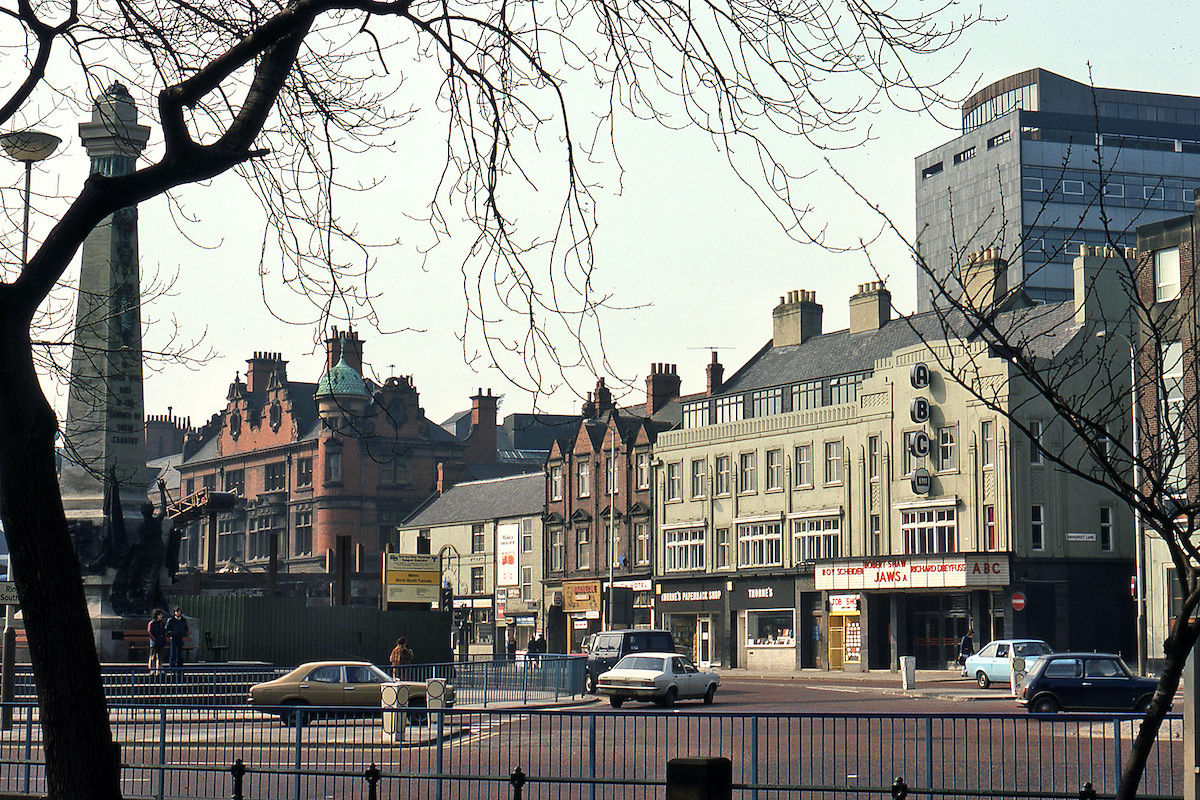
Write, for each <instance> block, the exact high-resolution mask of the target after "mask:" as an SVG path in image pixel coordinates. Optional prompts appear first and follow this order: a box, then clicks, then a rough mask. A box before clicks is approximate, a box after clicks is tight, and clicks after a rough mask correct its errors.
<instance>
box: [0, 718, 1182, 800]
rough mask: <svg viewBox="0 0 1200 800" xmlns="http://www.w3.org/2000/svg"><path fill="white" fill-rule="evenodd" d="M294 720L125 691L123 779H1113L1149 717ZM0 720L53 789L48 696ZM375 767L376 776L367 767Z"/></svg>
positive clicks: (211, 783)
mask: <svg viewBox="0 0 1200 800" xmlns="http://www.w3.org/2000/svg"><path fill="white" fill-rule="evenodd" d="M287 711H288V712H289V714H290V713H291V712H295V716H294V717H291V724H289V725H281V724H280V722H279V720H278V719H277V718H276V717H275V716H273V715H269V714H264V713H260V712H255V711H250V710H248V709H246V708H245V707H237V708H214V707H201V706H196V707H165V706H164V707H159V708H148V707H144V706H139V707H118V708H114V709H113V710H112V726H113V735H114V739H115V740H116V741H117V743H118V744H119V745H120V747H121V755H122V761H123V764H124V765H125V766H124V771H123V791H124V792H125V795H126V796H127V797H153V798H156V799H158V798H161V799H162V800H166V799H167V798H177V797H187V798H194V799H196V798H199V799H206V798H225V797H229V796H230V795H231V790H232V787H233V784H232V775H231V773H230V769H231V766H232V765H233V764H234V763H235V761H237V760H239V759H240V760H241V767H240V770H241V773H242V774H241V786H242V791H243V792H244V795H243V796H244V797H245V798H250V799H251V800H284V799H285V798H287V799H290V800H308V798H320V797H330V796H332V797H338V798H347V799H348V800H349V799H353V798H363V800H368V798H370V797H371V794H370V792H371V791H372V790H374V791H377V792H381V793H382V795H381V796H385V797H406V798H407V797H414V798H428V799H429V800H450V798H465V797H471V798H495V799H496V800H502V799H503V800H507V798H509V797H511V796H512V792H513V787H512V786H511V785H510V784H509V779H510V776H511V775H512V772H513V768H514V767H517V766H519V767H521V770H522V776H523V777H522V780H523V781H524V782H525V783H527V784H528V785H527V786H526V787H525V793H526V794H527V795H528V796H530V797H537V798H554V799H555V800H559V798H562V799H563V800H599V799H600V798H637V799H638V800H641V799H642V798H646V799H647V800H648V799H649V798H652V797H653V798H658V797H660V796H661V794H662V787H663V786H664V785H665V780H666V764H667V762H668V761H669V760H670V759H673V758H678V757H697V756H701V757H724V758H728V759H729V760H730V761H731V762H732V768H733V792H734V794H735V795H736V796H737V797H740V798H746V800H774V799H775V798H785V797H787V798H792V797H794V796H796V794H797V793H798V792H802V793H803V794H804V795H805V797H806V799H807V798H808V797H813V798H816V800H844V799H845V798H848V797H850V796H853V795H863V794H868V795H875V796H880V795H883V796H886V794H887V792H888V791H889V788H888V787H891V786H892V784H893V782H894V781H895V777H896V776H897V775H903V776H905V779H906V781H907V785H908V787H910V788H909V791H910V792H911V794H912V795H914V796H916V795H921V796H930V797H945V798H958V797H1011V798H1025V797H1068V796H1071V797H1077V796H1079V792H1080V791H1081V790H1082V789H1083V788H1084V787H1085V786H1086V785H1087V784H1091V786H1092V787H1093V789H1094V791H1095V792H1096V795H1097V797H1099V798H1105V797H1111V796H1112V795H1113V794H1114V792H1115V790H1116V786H1117V782H1118V779H1119V775H1120V767H1121V760H1122V758H1123V757H1124V756H1125V755H1126V754H1127V753H1128V752H1129V746H1130V742H1131V741H1132V737H1133V735H1134V734H1135V733H1136V726H1137V719H1136V718H1134V717H1131V716H1128V715H1110V714H1088V715H1083V714H1069V715H1068V714H1063V715H1045V716H1040V715H1018V714H988V715H966V714H950V715H946V714H939V715H920V714H839V715H813V714H758V713H755V714H744V713H734V712H710V711H708V710H707V709H703V708H702V707H699V706H697V707H691V706H684V707H680V708H677V709H675V710H672V711H657V710H651V709H637V710H634V711H630V712H628V713H624V712H610V711H602V712H600V711H584V710H568V709H558V710H553V711H539V710H528V709H521V710H504V711H494V710H493V711H488V710H473V711H463V710H458V709H455V710H450V711H438V710H430V711H428V712H427V714H426V715H423V718H424V722H423V724H409V725H407V726H405V727H404V730H403V734H402V735H396V734H389V733H386V732H385V729H384V725H383V714H384V713H395V712H383V711H380V712H369V716H366V717H363V718H357V719H347V718H345V717H344V716H342V715H343V714H344V713H345V709H328V708H306V707H305V708H294V707H293V708H289V709H287ZM16 719H17V724H16V725H15V726H14V729H13V730H12V731H10V732H7V733H2V734H0V792H8V793H15V794H42V793H44V792H45V789H46V787H45V777H44V776H45V772H44V768H43V760H42V759H43V754H42V750H41V743H42V736H41V730H40V728H39V726H38V722H37V715H36V709H35V708H33V707H28V706H22V707H19V708H17V709H16ZM1182 754H1183V746H1182V721H1181V720H1180V718H1179V716H1178V715H1172V716H1170V717H1169V718H1168V720H1167V721H1166V723H1165V724H1164V726H1163V730H1162V733H1161V734H1160V736H1159V741H1158V742H1157V744H1156V745H1155V747H1154V750H1153V752H1152V753H1151V754H1150V760H1149V762H1148V765H1147V770H1146V774H1145V778H1144V780H1143V783H1142V792H1141V796H1142V797H1144V798H1148V799H1150V800H1153V798H1160V799H1162V798H1178V797H1180V796H1181V795H1182V785H1183V767H1182ZM368 775H370V776H372V777H371V780H368Z"/></svg>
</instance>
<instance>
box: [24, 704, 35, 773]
mask: <svg viewBox="0 0 1200 800" xmlns="http://www.w3.org/2000/svg"><path fill="white" fill-rule="evenodd" d="M32 761H33V708H31V707H30V706H25V794H29V793H30V790H29V785H30V783H31V782H32V781H33V764H32V763H31V762H32Z"/></svg>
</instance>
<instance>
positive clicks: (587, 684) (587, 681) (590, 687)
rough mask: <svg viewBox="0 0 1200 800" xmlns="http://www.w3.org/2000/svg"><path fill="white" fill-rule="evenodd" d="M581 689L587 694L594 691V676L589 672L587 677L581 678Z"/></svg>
mask: <svg viewBox="0 0 1200 800" xmlns="http://www.w3.org/2000/svg"><path fill="white" fill-rule="evenodd" d="M583 690H584V691H585V692H587V693H588V694H595V693H596V678H595V676H594V675H592V673H590V672H589V673H588V674H587V677H586V678H584V680H583Z"/></svg>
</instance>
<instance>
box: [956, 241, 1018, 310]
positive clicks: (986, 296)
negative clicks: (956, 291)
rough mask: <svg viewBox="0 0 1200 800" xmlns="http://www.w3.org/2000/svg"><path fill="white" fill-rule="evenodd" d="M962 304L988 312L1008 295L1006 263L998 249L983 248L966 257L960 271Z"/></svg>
mask: <svg viewBox="0 0 1200 800" xmlns="http://www.w3.org/2000/svg"><path fill="white" fill-rule="evenodd" d="M961 282H962V287H963V298H962V299H963V304H964V305H966V306H968V307H969V308H972V309H975V310H976V311H989V310H991V309H992V308H994V307H995V306H996V304H997V303H999V302H1000V301H1001V300H1003V299H1004V297H1005V296H1006V295H1007V294H1008V262H1007V261H1005V260H1004V258H1003V257H1002V256H1001V255H1000V248H998V247H985V248H984V249H982V250H979V251H977V252H974V253H971V254H970V255H969V256H968V257H967V265H966V266H965V267H963V270H962V281H961Z"/></svg>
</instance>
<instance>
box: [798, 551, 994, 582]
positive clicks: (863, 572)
mask: <svg viewBox="0 0 1200 800" xmlns="http://www.w3.org/2000/svg"><path fill="white" fill-rule="evenodd" d="M815 578H816V588H817V590H818V591H822V590H825V591H828V590H836V589H874V590H881V591H886V590H887V589H940V588H945V587H952V586H1004V585H1007V584H1008V580H1009V577H1008V556H1007V555H1000V554H998V553H979V554H974V555H953V556H940V557H931V558H880V559H871V560H866V561H838V562H835V563H833V564H818V565H817V569H816V576H815Z"/></svg>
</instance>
